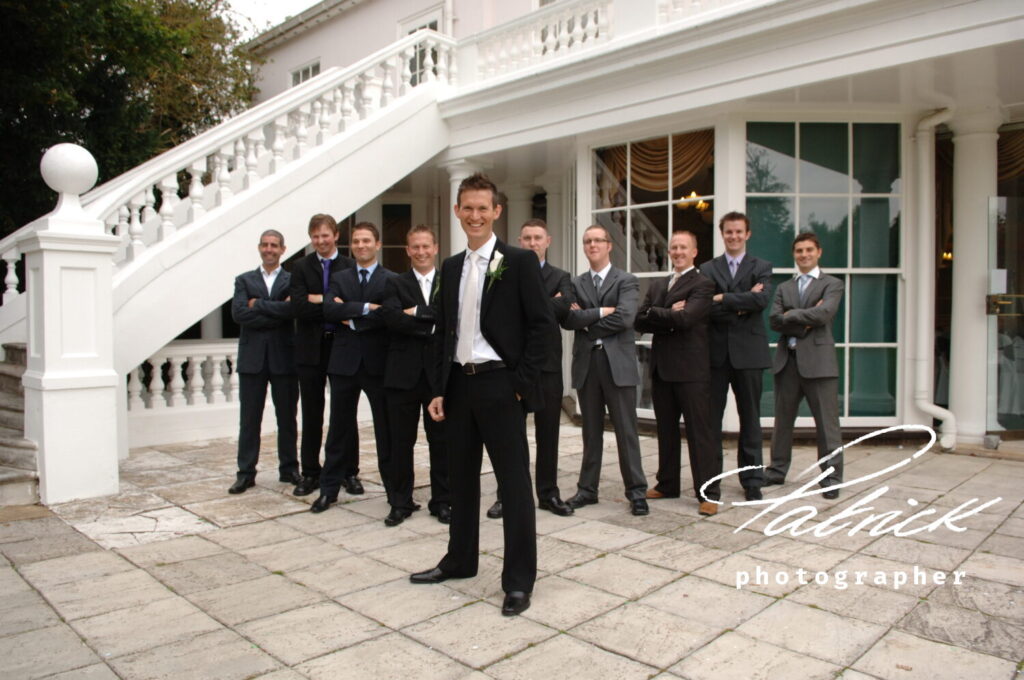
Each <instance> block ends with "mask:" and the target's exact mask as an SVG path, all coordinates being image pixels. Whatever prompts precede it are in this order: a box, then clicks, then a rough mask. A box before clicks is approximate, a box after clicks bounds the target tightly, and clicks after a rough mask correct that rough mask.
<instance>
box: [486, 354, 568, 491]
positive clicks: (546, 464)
mask: <svg viewBox="0 0 1024 680" xmlns="http://www.w3.org/2000/svg"><path fill="white" fill-rule="evenodd" d="M540 388H541V391H542V392H543V394H544V406H543V407H542V408H541V409H540V410H539V411H536V412H535V413H534V414H533V424H534V433H535V437H536V440H537V462H536V466H537V478H536V480H535V481H536V484H537V487H536V488H537V500H539V501H547V500H551V499H552V498H560V492H559V490H558V431H559V428H560V426H561V422H562V373H561V371H559V372H558V373H554V372H547V371H545V372H542V373H541V374H540ZM497 496H498V500H499V501H500V500H501V489H500V488H499V489H498V494H497Z"/></svg>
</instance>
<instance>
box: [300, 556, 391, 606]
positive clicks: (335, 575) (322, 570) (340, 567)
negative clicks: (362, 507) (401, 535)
mask: <svg viewBox="0 0 1024 680" xmlns="http://www.w3.org/2000/svg"><path fill="white" fill-rule="evenodd" d="M288 577H289V578H290V579H292V580H293V581H296V582H298V583H301V584H302V585H304V586H307V587H309V588H315V589H316V590H319V591H320V592H322V593H324V594H326V595H327V596H328V597H338V596H339V595H344V594H346V593H351V592H355V591H357V590H362V589H363V588H369V587H371V586H376V585H380V584H381V583H386V582H388V581H394V580H395V579H399V578H406V579H408V578H409V575H408V573H406V572H404V571H399V570H398V569H394V568H393V567H389V566H387V565H386V564H381V563H380V562H376V561H374V560H371V559H369V558H368V557H362V556H359V555H355V556H353V557H346V558H344V559H341V560H338V561H337V562H333V563H324V564H314V565H311V566H309V567H307V568H305V569H301V570H299V571H294V572H291V573H289V574H288Z"/></svg>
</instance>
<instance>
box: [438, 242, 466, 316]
mask: <svg viewBox="0 0 1024 680" xmlns="http://www.w3.org/2000/svg"><path fill="white" fill-rule="evenodd" d="M449 262H450V264H449V265H448V267H447V268H446V271H445V272H444V274H447V276H442V277H441V295H443V296H444V306H445V309H447V310H449V312H448V314H449V317H448V318H449V319H450V320H451V323H452V327H453V328H458V324H459V284H460V283H461V282H462V267H463V265H464V264H465V263H466V252H465V251H463V252H462V253H460V254H459V255H456V256H455V257H454V259H453V260H450V261H449Z"/></svg>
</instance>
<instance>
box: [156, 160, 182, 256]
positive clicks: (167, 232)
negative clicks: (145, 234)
mask: <svg viewBox="0 0 1024 680" xmlns="http://www.w3.org/2000/svg"><path fill="white" fill-rule="evenodd" d="M180 202H181V199H180V198H178V175H177V173H175V174H173V175H168V176H167V177H164V178H163V179H162V180H160V228H159V229H158V230H157V240H158V241H164V240H166V239H167V238H169V237H170V236H171V234H173V233H174V231H175V225H174V209H175V207H176V206H177V205H178V203H180Z"/></svg>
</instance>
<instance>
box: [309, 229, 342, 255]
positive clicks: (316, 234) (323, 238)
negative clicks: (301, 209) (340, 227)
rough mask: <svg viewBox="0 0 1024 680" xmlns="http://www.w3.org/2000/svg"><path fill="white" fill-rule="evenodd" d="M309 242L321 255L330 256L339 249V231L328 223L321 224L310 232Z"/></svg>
mask: <svg viewBox="0 0 1024 680" xmlns="http://www.w3.org/2000/svg"><path fill="white" fill-rule="evenodd" d="M309 242H310V243H312V244H313V249H314V250H316V254H317V255H319V256H320V257H326V258H329V257H330V256H331V255H333V254H334V251H335V250H337V249H338V232H336V231H334V230H333V229H331V228H330V227H329V226H328V225H326V224H320V225H318V226H316V227H313V229H311V230H310V232H309Z"/></svg>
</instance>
